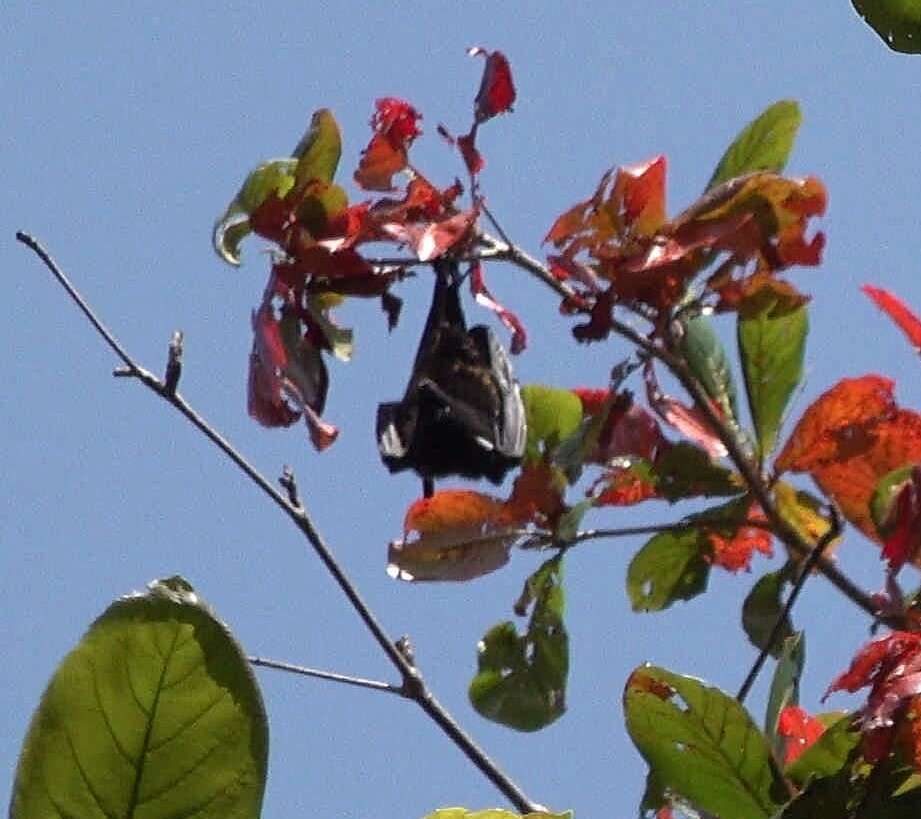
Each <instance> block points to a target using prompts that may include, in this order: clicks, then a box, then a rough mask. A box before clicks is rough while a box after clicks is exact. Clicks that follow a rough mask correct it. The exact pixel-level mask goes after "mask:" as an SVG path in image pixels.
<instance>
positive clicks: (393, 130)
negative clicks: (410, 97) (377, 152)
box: [371, 97, 422, 150]
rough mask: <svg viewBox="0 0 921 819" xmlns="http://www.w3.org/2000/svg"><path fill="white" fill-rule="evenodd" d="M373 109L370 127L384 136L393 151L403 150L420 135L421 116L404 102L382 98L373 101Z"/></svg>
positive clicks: (397, 99) (392, 98)
mask: <svg viewBox="0 0 921 819" xmlns="http://www.w3.org/2000/svg"><path fill="white" fill-rule="evenodd" d="M374 108H375V110H374V114H373V116H372V117H371V127H372V128H373V129H374V132H375V133H377V134H381V135H383V136H386V137H387V139H388V140H389V141H390V144H391V145H392V146H393V148H394V150H405V149H406V148H408V147H409V146H410V145H411V144H412V142H413V140H414V139H415V138H416V137H417V136H419V134H421V133H422V131H421V130H419V120H420V119H422V114H420V113H419V112H418V111H417V110H416V109H415V108H413V107H412V105H410V104H409V103H408V102H406V100H401V99H399V98H397V97H382V98H381V99H378V100H375V102H374Z"/></svg>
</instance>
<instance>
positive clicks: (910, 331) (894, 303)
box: [860, 284, 921, 351]
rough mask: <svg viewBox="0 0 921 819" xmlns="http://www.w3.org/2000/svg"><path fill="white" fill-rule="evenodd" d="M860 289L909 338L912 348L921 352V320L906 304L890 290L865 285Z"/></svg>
mask: <svg viewBox="0 0 921 819" xmlns="http://www.w3.org/2000/svg"><path fill="white" fill-rule="evenodd" d="M860 289H861V290H863V292H864V293H866V294H867V295H868V296H869V297H870V298H871V299H873V302H874V303H875V304H876V306H877V307H879V309H880V310H882V311H883V312H884V313H885V314H886V315H887V316H889V318H891V319H892V320H893V321H894V322H895V323H896V325H898V327H899V329H900V330H901V331H902V332H903V333H905V335H906V336H907V337H908V340H909V342H911V346H912V347H914V348H915V350H917V351H921V318H918V316H916V315H915V314H914V313H913V312H912V311H911V310H910V309H909V307H908V305H906V304H905V302H903V301H902V300H901V299H900V298H898V297H896V296H894V295H892V293H890V292H889V291H888V290H883V289H882V288H881V287H873V286H871V285H869V284H865V285H864V286H863V287H861V288H860Z"/></svg>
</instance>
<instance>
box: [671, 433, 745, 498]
mask: <svg viewBox="0 0 921 819" xmlns="http://www.w3.org/2000/svg"><path fill="white" fill-rule="evenodd" d="M655 473H656V491H657V492H658V493H659V494H660V495H661V496H662V497H663V498H665V499H666V500H668V501H670V502H672V503H674V502H675V501H676V500H681V499H683V498H695V497H699V496H705V497H725V496H727V495H738V494H740V493H741V492H742V491H743V489H744V485H743V484H742V483H741V482H740V481H739V479H738V478H737V477H736V476H735V475H734V474H733V473H732V472H731V471H730V470H728V469H726V468H725V467H722V466H720V465H719V464H715V463H713V461H712V459H711V458H710V456H709V455H707V453H706V452H704V451H703V450H702V449H701V448H700V447H698V446H695V445H694V444H691V443H689V442H687V441H680V442H679V443H677V444H675V445H674V446H671V447H669V448H668V449H667V450H666V451H665V452H663V453H662V454H661V455H660V456H659V457H658V458H657V459H656V465H655Z"/></svg>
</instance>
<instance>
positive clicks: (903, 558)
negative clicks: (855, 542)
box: [882, 467, 921, 576]
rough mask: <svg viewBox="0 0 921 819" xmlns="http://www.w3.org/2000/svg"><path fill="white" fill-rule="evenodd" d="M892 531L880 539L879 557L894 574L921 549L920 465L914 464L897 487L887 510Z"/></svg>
mask: <svg viewBox="0 0 921 819" xmlns="http://www.w3.org/2000/svg"><path fill="white" fill-rule="evenodd" d="M890 517H891V518H892V526H893V528H892V531H891V533H890V534H889V536H888V537H887V538H886V540H885V542H884V543H883V553H882V557H883V559H884V560H888V561H889V571H890V573H891V575H893V576H894V575H895V573H896V572H898V571H899V569H901V568H902V566H904V565H905V564H906V563H907V562H908V561H909V560H910V559H912V558H913V557H914V556H915V555H916V554H918V553H919V551H921V469H919V468H918V467H915V468H914V469H912V471H911V477H910V479H909V480H907V481H906V482H905V485H904V486H903V487H902V488H901V490H899V494H898V495H897V496H896V498H895V503H894V504H893V508H892V510H891V511H890Z"/></svg>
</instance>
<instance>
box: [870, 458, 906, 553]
mask: <svg viewBox="0 0 921 819" xmlns="http://www.w3.org/2000/svg"><path fill="white" fill-rule="evenodd" d="M914 468H915V467H914V465H912V464H909V465H908V466H900V467H899V468H898V469H893V470H892V472H890V473H888V474H887V475H884V476H883V477H882V478H880V480H879V481H878V482H877V484H876V489H875V490H874V491H873V497H872V498H870V515H871V516H872V518H873V523H874V524H876V530H877V531H878V532H879V534H880V536H881V537H883V538H885V537H887V536H888V535H889V534H890V529H891V527H892V523H893V521H892V515H891V512H892V504H893V503H895V501H896V498H898V495H899V492H901V491H902V488H903V487H904V486H905V482H906V481H908V480H910V479H911V472H912V470H913V469H914Z"/></svg>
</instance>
